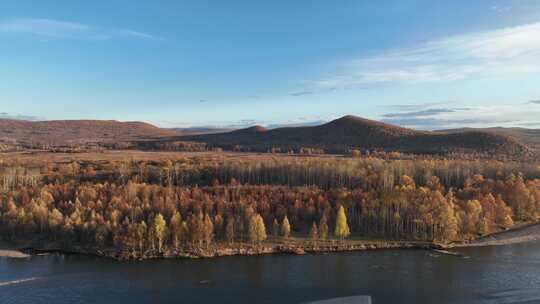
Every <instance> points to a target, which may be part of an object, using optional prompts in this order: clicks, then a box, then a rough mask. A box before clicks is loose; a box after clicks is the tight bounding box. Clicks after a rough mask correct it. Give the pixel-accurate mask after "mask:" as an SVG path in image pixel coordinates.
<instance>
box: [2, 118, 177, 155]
mask: <svg viewBox="0 0 540 304" xmlns="http://www.w3.org/2000/svg"><path fill="white" fill-rule="evenodd" d="M176 134H177V133H176V132H174V131H172V130H166V129H161V128H158V127H156V126H153V125H151V124H147V123H143V122H120V121H114V120H51V121H24V120H9V119H0V146H2V147H3V149H4V150H6V149H13V148H17V149H27V148H51V147H55V148H58V147H66V148H81V147H88V146H107V145H115V144H118V143H123V142H130V141H138V140H144V139H149V138H160V137H163V136H173V135H176Z"/></svg>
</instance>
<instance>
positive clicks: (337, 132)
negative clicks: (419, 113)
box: [177, 115, 528, 155]
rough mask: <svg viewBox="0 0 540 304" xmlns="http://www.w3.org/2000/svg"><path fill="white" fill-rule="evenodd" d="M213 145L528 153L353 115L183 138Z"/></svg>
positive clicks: (509, 141) (499, 140) (469, 135)
mask: <svg viewBox="0 0 540 304" xmlns="http://www.w3.org/2000/svg"><path fill="white" fill-rule="evenodd" d="M177 140H185V141H198V142H204V143H207V144H209V145H210V146H216V147H221V148H225V149H233V148H235V147H236V148H238V147H241V148H242V149H245V150H250V151H268V150H269V149H275V148H279V149H281V150H282V151H288V150H298V149H300V148H317V149H324V150H325V151H326V152H328V153H345V152H347V151H349V150H350V149H354V148H359V149H367V150H382V151H400V152H406V153H415V154H434V153H449V152H481V153H504V154H512V155H517V154H523V153H526V152H527V151H528V148H527V147H526V146H525V145H523V144H522V143H520V142H518V141H517V140H515V139H513V138H511V137H508V136H505V135H501V134H495V133H493V132H482V131H470V132H455V133H447V132H428V131H416V130H413V129H407V128H402V127H399V126H395V125H390V124H387V123H383V122H380V121H376V120H370V119H365V118H361V117H357V116H353V115H347V116H344V117H341V118H339V119H336V120H333V121H330V122H328V123H326V124H322V125H319V126H309V127H285V128H277V129H272V130H267V129H265V128H263V127H260V126H255V127H250V128H247V129H241V130H236V131H232V132H227V133H220V134H204V135H195V136H183V137H179V138H177Z"/></svg>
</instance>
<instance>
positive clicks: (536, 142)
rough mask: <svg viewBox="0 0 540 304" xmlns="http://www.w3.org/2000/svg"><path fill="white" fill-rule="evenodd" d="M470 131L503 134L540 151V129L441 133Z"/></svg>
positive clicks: (456, 130) (484, 129) (500, 129)
mask: <svg viewBox="0 0 540 304" xmlns="http://www.w3.org/2000/svg"><path fill="white" fill-rule="evenodd" d="M470 131H480V132H491V133H495V134H502V135H506V136H510V137H512V138H514V139H516V140H518V141H520V142H522V143H523V144H525V145H527V146H529V147H530V148H533V149H534V150H536V151H540V129H526V128H502V127H495V128H461V129H450V130H440V131H439V132H445V133H460V132H470Z"/></svg>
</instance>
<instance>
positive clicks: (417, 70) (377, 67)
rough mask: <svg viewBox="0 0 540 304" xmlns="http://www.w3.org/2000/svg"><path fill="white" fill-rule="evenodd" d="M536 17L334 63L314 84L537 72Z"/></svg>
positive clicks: (367, 84) (539, 69)
mask: <svg viewBox="0 0 540 304" xmlns="http://www.w3.org/2000/svg"><path fill="white" fill-rule="evenodd" d="M534 37H540V22H539V23H532V24H527V25H523V26H517V27H510V28H504V29H499V30H494V31H487V32H479V33H472V34H465V35H460V36H454V37H449V38H445V39H440V40H434V41H430V42H426V43H423V44H420V45H416V46H412V47H409V48H402V49H393V50H389V51H385V52H382V53H379V54H376V55H374V56H371V57H362V58H357V59H353V60H347V61H346V62H344V63H342V64H340V65H339V66H337V67H336V68H335V69H334V71H333V72H330V73H329V74H328V75H327V76H326V77H321V78H320V79H318V80H316V81H314V82H313V85H314V87H316V88H319V89H325V88H336V87H337V88H350V87H373V86H380V85H389V84H411V83H426V82H443V81H455V80H460V79H466V78H469V77H472V76H475V77H478V76H480V77H494V76H495V77H496V76H500V75H508V74H512V73H532V72H540V39H535V38H534Z"/></svg>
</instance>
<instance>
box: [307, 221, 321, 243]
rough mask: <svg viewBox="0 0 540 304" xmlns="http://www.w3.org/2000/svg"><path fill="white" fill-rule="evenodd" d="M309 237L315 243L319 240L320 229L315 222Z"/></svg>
mask: <svg viewBox="0 0 540 304" xmlns="http://www.w3.org/2000/svg"><path fill="white" fill-rule="evenodd" d="M309 236H310V237H311V240H313V241H314V242H315V241H316V240H317V239H318V238H319V229H317V224H315V222H313V224H312V225H311V230H310V231H309Z"/></svg>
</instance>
